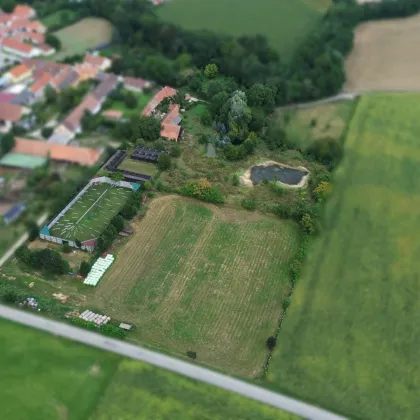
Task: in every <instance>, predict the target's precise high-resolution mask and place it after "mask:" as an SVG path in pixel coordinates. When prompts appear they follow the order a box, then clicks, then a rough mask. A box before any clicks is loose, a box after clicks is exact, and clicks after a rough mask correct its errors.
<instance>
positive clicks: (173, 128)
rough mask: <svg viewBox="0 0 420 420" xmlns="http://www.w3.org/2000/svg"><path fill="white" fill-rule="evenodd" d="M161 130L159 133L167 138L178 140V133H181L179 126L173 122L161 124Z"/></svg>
mask: <svg viewBox="0 0 420 420" xmlns="http://www.w3.org/2000/svg"><path fill="white" fill-rule="evenodd" d="M162 127H163V128H162V131H161V132H160V135H161V136H162V137H165V138H167V139H171V140H178V138H179V134H180V133H181V126H179V125H174V124H162Z"/></svg>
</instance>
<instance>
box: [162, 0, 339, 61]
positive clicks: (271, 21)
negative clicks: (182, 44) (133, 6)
mask: <svg viewBox="0 0 420 420" xmlns="http://www.w3.org/2000/svg"><path fill="white" fill-rule="evenodd" d="M330 4H331V1H330V0H293V1H290V0H265V1H264V4H261V3H260V2H258V1H256V0H212V1H203V0H176V1H170V2H168V3H166V4H164V5H162V6H161V7H159V9H158V11H157V13H158V15H159V17H161V18H162V19H163V20H166V21H169V22H172V23H175V24H178V25H180V26H182V27H184V28H186V29H193V30H199V29H208V30H211V31H214V32H217V33H221V34H223V33H224V34H229V35H234V36H241V35H254V34H262V35H265V36H266V37H267V39H268V40H269V42H270V44H271V45H272V46H273V48H275V49H276V50H277V51H278V52H279V53H280V54H281V55H282V56H283V55H285V56H290V55H291V54H292V53H293V51H294V50H295V48H296V47H297V46H298V45H299V43H300V42H302V40H303V39H304V38H305V36H306V35H307V34H308V33H309V32H310V31H311V30H312V29H313V28H314V26H315V25H316V23H317V22H318V21H319V19H321V17H322V15H323V13H325V11H326V10H327V8H328V7H329V5H330Z"/></svg>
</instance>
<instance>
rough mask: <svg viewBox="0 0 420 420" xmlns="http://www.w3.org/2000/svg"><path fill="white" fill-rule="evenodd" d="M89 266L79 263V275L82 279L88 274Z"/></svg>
mask: <svg viewBox="0 0 420 420" xmlns="http://www.w3.org/2000/svg"><path fill="white" fill-rule="evenodd" d="M90 269H91V266H90V264H89V263H88V262H86V261H82V262H81V263H80V268H79V274H80V275H81V276H83V277H86V276H87V275H88V274H89V272H90Z"/></svg>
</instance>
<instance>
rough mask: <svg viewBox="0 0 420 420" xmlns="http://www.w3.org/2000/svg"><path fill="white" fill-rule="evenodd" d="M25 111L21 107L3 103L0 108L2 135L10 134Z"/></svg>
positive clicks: (0, 129)
mask: <svg viewBox="0 0 420 420" xmlns="http://www.w3.org/2000/svg"><path fill="white" fill-rule="evenodd" d="M22 114H23V109H22V107H21V106H19V105H13V104H8V103H6V104H5V103H3V104H1V106H0V133H8V132H9V131H10V130H11V129H12V127H13V125H15V124H16V123H17V122H18V121H19V120H20V118H21V116H22Z"/></svg>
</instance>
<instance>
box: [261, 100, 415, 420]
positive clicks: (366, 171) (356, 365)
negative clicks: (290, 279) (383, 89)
mask: <svg viewBox="0 0 420 420" xmlns="http://www.w3.org/2000/svg"><path fill="white" fill-rule="evenodd" d="M419 99H420V97H419V95H417V94H406V95H405V94H384V95H369V96H366V97H363V98H361V100H360V103H359V105H358V107H357V109H356V113H355V116H354V118H353V120H352V122H351V124H350V127H349V131H348V135H347V140H346V144H345V156H344V160H343V162H342V164H341V165H340V167H339V168H338V169H337V172H336V174H335V182H334V191H333V193H332V194H331V198H330V200H329V201H328V203H327V205H326V211H325V217H324V222H323V226H324V230H323V232H322V233H321V234H320V236H319V238H317V239H316V240H315V243H314V244H313V246H312V247H311V252H310V253H309V258H308V261H307V264H306V265H305V269H304V270H303V272H302V278H301V279H300V280H299V282H298V284H297V287H296V290H295V292H294V294H293V300H292V303H291V306H290V308H289V310H288V313H287V317H286V319H285V322H284V324H283V328H282V331H281V333H280V335H279V341H278V344H277V349H276V350H275V352H274V356H273V358H272V361H271V364H270V367H269V374H268V381H269V383H270V384H271V385H273V386H277V387H278V388H279V389H282V390H285V391H286V392H289V393H291V394H293V395H296V396H299V397H300V398H303V399H306V400H309V401H313V402H317V403H318V404H320V405H322V406H324V407H328V408H330V409H332V410H334V411H337V412H341V413H344V414H345V415H347V416H349V417H351V418H370V419H395V418H404V419H413V420H414V419H417V418H418V417H419V415H420V411H419V406H418V404H417V400H418V395H417V389H418V386H419V382H418V380H419V378H420V370H419V367H418V363H417V355H418V346H419V343H420V334H419V330H418V328H417V323H416V322H415V320H416V319H418V313H419V310H420V306H419V302H418V299H417V298H416V296H417V293H416V290H417V288H418V276H419V270H420V267H419V259H418V236H419V234H420V231H419V223H418V215H417V212H416V211H415V210H414V209H416V203H417V201H418V200H419V196H418V193H417V191H418V189H419V187H420V185H419V181H418V180H419V179H420V178H419V176H420V172H419V159H420V149H419V145H418V136H417V133H418V131H419V130H420V123H419V119H418V112H419V103H420V102H419Z"/></svg>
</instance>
